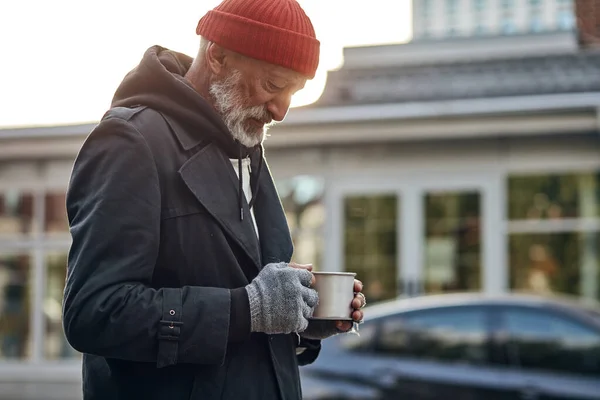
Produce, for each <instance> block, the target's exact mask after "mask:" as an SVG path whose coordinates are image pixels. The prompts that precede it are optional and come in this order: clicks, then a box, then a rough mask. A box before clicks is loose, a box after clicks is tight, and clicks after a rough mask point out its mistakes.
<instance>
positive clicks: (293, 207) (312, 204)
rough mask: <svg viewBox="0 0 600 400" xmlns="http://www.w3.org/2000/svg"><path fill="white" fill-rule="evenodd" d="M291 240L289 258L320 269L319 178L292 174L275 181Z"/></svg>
mask: <svg viewBox="0 0 600 400" xmlns="http://www.w3.org/2000/svg"><path fill="white" fill-rule="evenodd" d="M277 190H278V192H279V196H280V198H281V202H282V204H283V208H284V210H285V214H286V218H287V221H288V225H289V227H290V231H291V234H292V240H293V241H294V255H293V261H295V262H298V263H301V264H313V267H314V268H315V270H318V269H319V268H320V263H321V256H322V254H323V225H324V223H325V208H324V207H325V205H324V204H323V193H324V181H323V179H322V178H320V177H314V176H296V177H294V178H291V179H287V180H283V181H280V182H277Z"/></svg>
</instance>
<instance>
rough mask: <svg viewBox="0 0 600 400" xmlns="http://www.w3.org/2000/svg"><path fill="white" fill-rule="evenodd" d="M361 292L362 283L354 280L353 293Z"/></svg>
mask: <svg viewBox="0 0 600 400" xmlns="http://www.w3.org/2000/svg"><path fill="white" fill-rule="evenodd" d="M362 290H363V283H362V282H361V281H359V280H358V279H355V280H354V291H355V292H362Z"/></svg>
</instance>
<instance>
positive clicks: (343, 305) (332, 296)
mask: <svg viewBox="0 0 600 400" xmlns="http://www.w3.org/2000/svg"><path fill="white" fill-rule="evenodd" d="M313 275H314V276H315V281H316V282H315V285H314V286H313V288H314V289H315V290H316V291H317V293H318V294H319V304H318V305H317V306H316V307H315V310H314V313H313V317H312V318H313V319H324V320H341V321H344V320H347V321H352V300H353V299H354V277H355V276H356V274H355V273H354V272H313Z"/></svg>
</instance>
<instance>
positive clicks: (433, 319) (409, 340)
mask: <svg viewBox="0 0 600 400" xmlns="http://www.w3.org/2000/svg"><path fill="white" fill-rule="evenodd" d="M486 340H487V323H486V314H485V311H484V310H483V309H481V308H472V307H456V308H440V309H436V310H430V311H416V312H410V313H406V314H403V315H400V316H394V317H389V318H387V319H385V320H383V324H382V331H381V336H380V340H379V341H378V343H377V346H376V347H377V352H379V353H384V354H389V355H401V356H406V357H412V358H418V359H433V360H437V361H448V362H461V363H468V364H481V363H484V362H487V358H488V353H487V346H486Z"/></svg>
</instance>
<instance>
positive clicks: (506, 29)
mask: <svg viewBox="0 0 600 400" xmlns="http://www.w3.org/2000/svg"><path fill="white" fill-rule="evenodd" d="M500 27H501V29H502V33H504V34H505V35H512V34H513V33H515V32H516V31H517V29H516V26H515V21H514V19H513V18H512V17H505V18H502V21H501V23H500Z"/></svg>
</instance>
